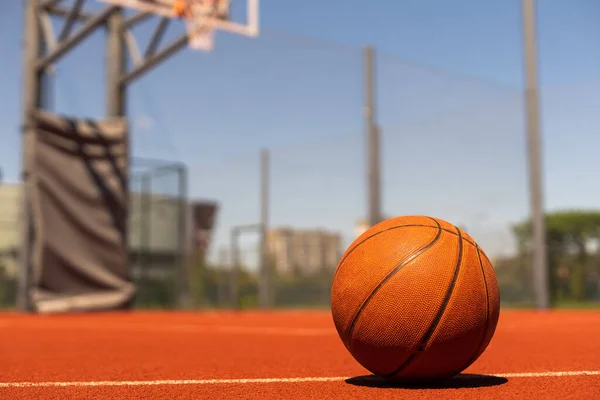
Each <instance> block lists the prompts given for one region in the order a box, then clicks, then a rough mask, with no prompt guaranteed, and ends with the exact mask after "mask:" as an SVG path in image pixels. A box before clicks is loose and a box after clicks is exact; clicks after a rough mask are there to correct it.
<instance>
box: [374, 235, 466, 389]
mask: <svg viewBox="0 0 600 400" xmlns="http://www.w3.org/2000/svg"><path fill="white" fill-rule="evenodd" d="M454 228H456V230H457V232H458V233H457V234H456V236H458V243H459V248H458V257H457V261H456V267H455V269H454V276H453V277H452V281H451V282H450V286H449V287H448V290H447V291H446V296H445V297H444V301H443V302H442V304H441V306H440V309H439V310H438V312H437V314H436V316H435V317H434V319H433V321H432V322H431V325H429V328H428V329H427V331H426V332H425V334H424V335H423V337H422V338H421V340H419V342H418V344H417V348H416V349H415V350H414V351H413V353H412V354H411V355H410V356H409V357H408V358H407V359H406V361H404V362H403V363H402V364H401V365H400V366H399V367H398V368H396V369H395V370H394V371H393V372H391V373H389V374H386V375H384V377H385V378H392V377H394V376H395V375H397V374H399V373H400V372H401V371H402V370H403V369H405V368H406V367H408V366H409V365H410V363H411V362H413V360H414V359H415V358H416V357H417V356H418V355H419V354H420V353H421V352H422V351H423V350H424V349H425V347H426V346H427V342H428V341H429V339H431V336H433V333H434V332H435V329H436V328H437V327H438V325H439V323H440V321H441V319H442V316H443V315H444V313H445V312H446V308H447V307H448V303H449V302H450V299H451V297H452V293H453V292H454V288H455V286H456V282H457V281H458V275H459V273H460V270H461V268H460V266H461V264H462V258H463V236H462V234H461V233H460V229H459V228H457V227H456V226H455V227H454Z"/></svg>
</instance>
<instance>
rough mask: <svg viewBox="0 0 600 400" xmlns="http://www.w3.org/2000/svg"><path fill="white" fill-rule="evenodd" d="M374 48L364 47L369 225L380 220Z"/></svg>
mask: <svg viewBox="0 0 600 400" xmlns="http://www.w3.org/2000/svg"><path fill="white" fill-rule="evenodd" d="M374 53H375V50H373V48H372V47H370V46H367V47H366V48H365V56H364V58H365V106H364V114H365V128H366V129H365V131H366V132H365V133H366V148H367V157H366V159H367V177H366V178H367V193H368V194H367V204H368V206H367V220H368V222H369V225H370V226H373V225H375V224H377V223H379V222H380V221H381V218H382V217H381V176H380V175H381V173H380V150H379V129H378V127H377V123H376V116H375V54H374Z"/></svg>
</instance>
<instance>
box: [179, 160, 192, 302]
mask: <svg viewBox="0 0 600 400" xmlns="http://www.w3.org/2000/svg"><path fill="white" fill-rule="evenodd" d="M177 172H178V178H179V182H178V184H179V232H178V236H179V240H178V242H177V243H178V252H179V254H178V257H177V258H178V260H179V288H178V289H179V301H178V302H179V305H180V306H181V307H188V306H189V304H190V285H189V279H190V273H189V265H188V261H189V260H188V257H187V254H188V253H189V246H190V243H191V240H190V235H189V234H190V231H191V230H190V226H189V217H188V215H189V214H188V208H189V205H188V174H187V168H186V167H185V166H184V165H181V166H180V167H179V168H177Z"/></svg>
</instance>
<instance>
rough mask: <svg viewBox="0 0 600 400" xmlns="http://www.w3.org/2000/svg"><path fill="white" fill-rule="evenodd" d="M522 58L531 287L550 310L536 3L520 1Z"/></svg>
mask: <svg viewBox="0 0 600 400" xmlns="http://www.w3.org/2000/svg"><path fill="white" fill-rule="evenodd" d="M522 3H523V4H522V5H523V42H524V46H523V47H524V52H525V54H524V58H525V80H526V88H525V103H526V113H527V114H526V118H527V143H528V150H529V185H530V202H531V204H530V206H531V221H532V229H533V230H532V233H533V286H534V289H535V297H536V305H537V308H538V309H548V308H550V290H549V279H548V260H547V248H546V226H545V221H544V198H543V188H542V154H541V143H540V142H541V133H540V116H539V99H538V78H537V50H536V17H535V12H536V11H535V9H536V8H535V1H534V0H522Z"/></svg>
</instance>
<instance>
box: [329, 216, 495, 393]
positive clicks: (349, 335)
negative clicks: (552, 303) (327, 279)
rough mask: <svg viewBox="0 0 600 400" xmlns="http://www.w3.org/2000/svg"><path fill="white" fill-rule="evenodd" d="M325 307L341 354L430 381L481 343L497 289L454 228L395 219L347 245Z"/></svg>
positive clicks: (465, 360) (394, 376) (381, 371)
mask: <svg viewBox="0 0 600 400" xmlns="http://www.w3.org/2000/svg"><path fill="white" fill-rule="evenodd" d="M331 312H332V316H333V321H334V323H335V327H336V329H337V332H338V334H339V336H340V338H341V339H342V341H343V343H344V345H345V346H346V348H347V349H348V351H349V352H350V353H351V354H352V356H353V357H354V358H355V359H356V361H358V362H359V363H360V364H361V365H362V366H363V367H364V368H366V369H368V370H369V371H371V372H372V373H373V374H375V375H379V376H381V377H383V378H386V379H389V380H400V381H427V380H438V379H444V378H450V377H452V376H454V375H456V374H458V373H460V372H461V371H463V370H464V369H466V368H467V367H468V366H469V365H471V364H472V363H473V362H474V361H475V360H477V358H479V356H480V355H481V354H482V353H483V352H484V350H485V349H486V348H487V346H488V344H489V343H490V340H491V339H492V336H493V335H494V331H495V330H496V325H497V323H498V317H499V313H500V292H499V288H498V282H497V280H496V274H495V272H494V269H493V267H492V264H491V262H490V260H489V259H488V257H487V256H486V254H485V253H484V252H483V250H482V249H481V248H480V247H479V246H478V245H477V243H476V242H475V241H474V240H473V238H471V237H470V236H469V235H468V234H467V233H465V232H464V231H463V230H462V229H459V228H457V227H455V226H454V225H452V224H450V223H448V222H446V221H443V220H440V219H437V218H431V217H426V216H403V217H398V218H392V219H389V220H387V221H384V222H381V223H379V224H377V225H375V226H373V227H371V228H370V229H368V230H367V231H366V232H364V233H363V234H362V235H361V236H359V237H358V238H357V239H356V240H355V241H354V242H353V243H352V244H351V245H350V247H348V249H347V250H346V251H345V253H344V254H343V255H342V258H341V260H340V262H339V264H338V266H337V269H336V271H335V275H334V278H333V284H332V289H331Z"/></svg>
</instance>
